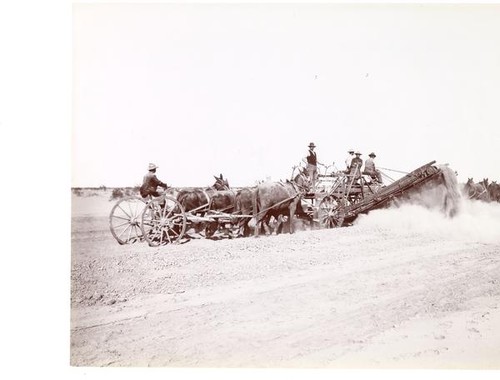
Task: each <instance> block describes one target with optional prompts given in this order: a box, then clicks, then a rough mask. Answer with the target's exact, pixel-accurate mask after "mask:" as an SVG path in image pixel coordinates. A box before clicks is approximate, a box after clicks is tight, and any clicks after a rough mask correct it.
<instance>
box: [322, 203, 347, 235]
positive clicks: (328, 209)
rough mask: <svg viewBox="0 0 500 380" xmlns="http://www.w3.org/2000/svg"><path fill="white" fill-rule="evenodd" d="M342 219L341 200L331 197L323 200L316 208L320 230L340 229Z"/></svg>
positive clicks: (343, 215)
mask: <svg viewBox="0 0 500 380" xmlns="http://www.w3.org/2000/svg"><path fill="white" fill-rule="evenodd" d="M344 217H345V214H344V206H343V204H342V201H341V200H339V199H337V198H335V197H332V196H327V197H325V198H323V200H322V201H321V202H320V204H319V207H318V219H319V224H320V226H321V227H322V228H334V227H341V226H342V224H343V223H344Z"/></svg>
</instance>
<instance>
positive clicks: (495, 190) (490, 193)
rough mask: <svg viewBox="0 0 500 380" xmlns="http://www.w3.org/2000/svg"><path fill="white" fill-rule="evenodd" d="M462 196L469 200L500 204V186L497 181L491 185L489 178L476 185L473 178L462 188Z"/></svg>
mask: <svg viewBox="0 0 500 380" xmlns="http://www.w3.org/2000/svg"><path fill="white" fill-rule="evenodd" d="M462 194H463V195H464V196H465V197H466V198H468V199H473V200H479V201H483V202H500V184H498V183H497V182H496V181H492V182H491V183H490V182H489V179H488V178H483V180H482V181H480V182H477V183H475V182H474V179H473V178H469V179H468V180H467V182H466V183H465V185H464V186H463V188H462Z"/></svg>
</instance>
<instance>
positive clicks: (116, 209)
mask: <svg viewBox="0 0 500 380" xmlns="http://www.w3.org/2000/svg"><path fill="white" fill-rule="evenodd" d="M145 206H146V202H145V201H144V200H143V199H141V198H139V197H127V198H124V199H122V200H120V201H118V202H117V203H116V204H115V205H114V206H113V208H112V209H111V213H110V215H109V228H110V230H111V234H112V235H113V237H114V238H115V239H116V241H117V242H118V243H120V244H132V243H135V242H137V241H141V240H142V239H143V233H142V229H141V218H142V213H143V211H144V207H145Z"/></svg>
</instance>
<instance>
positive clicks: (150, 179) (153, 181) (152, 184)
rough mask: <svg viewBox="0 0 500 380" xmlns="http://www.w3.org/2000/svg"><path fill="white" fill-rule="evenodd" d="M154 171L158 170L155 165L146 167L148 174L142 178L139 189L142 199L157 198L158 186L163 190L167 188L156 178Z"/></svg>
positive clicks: (158, 194)
mask: <svg viewBox="0 0 500 380" xmlns="http://www.w3.org/2000/svg"><path fill="white" fill-rule="evenodd" d="M156 169H158V166H156V165H155V164H153V163H150V164H149V165H148V172H147V173H146V175H145V176H144V178H143V180H142V185H141V188H140V189H139V192H140V193H141V197H143V198H147V197H148V196H153V197H159V196H160V193H159V192H158V186H160V187H163V188H164V189H166V188H168V186H167V184H166V183H163V182H162V181H160V180H159V179H158V178H157V177H156Z"/></svg>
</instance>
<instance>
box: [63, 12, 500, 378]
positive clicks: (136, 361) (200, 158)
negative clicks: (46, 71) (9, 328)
mask: <svg viewBox="0 0 500 380" xmlns="http://www.w3.org/2000/svg"><path fill="white" fill-rule="evenodd" d="M71 42H72V50H71V58H72V94H71V95H72V99H71V102H72V120H71V122H72V125H71V142H70V147H71V189H67V192H69V191H70V190H71V210H70V214H71V215H70V219H71V220H70V225H71V227H70V234H71V241H70V246H71V262H70V268H68V269H70V273H68V278H69V283H70V285H69V288H70V289H69V291H68V295H69V298H70V299H69V300H68V303H69V305H70V306H69V307H70V316H69V318H70V321H69V329H70V331H69V346H70V347H69V365H70V366H71V367H75V368H102V367H126V368H131V367H141V368H144V367H157V368H158V367H159V368H170V369H179V368H190V369H202V368H204V369H206V368H212V369H217V368H218V369H224V368H225V369H245V368H246V369H328V370H332V369H335V370H415V369H417V370H459V371H463V370H498V369H500V169H499V167H500V158H499V155H498V147H499V146H500V128H499V126H500V113H499V104H498V100H499V99H500V4H481V5H473V4H453V3H449V4H435V3H414V4H405V3H363V4H355V3H353V4H350V3H335V2H323V3H300V2H299V3H291V2H290V3H284V2H283V3H280V2H278V3H263V2H261V3H211V2H204V3H171V2H170V3H168V2H152V3H140V2H127V3H119V2H111V3H100V2H80V3H73V5H72V36H71ZM67 222H68V223H69V220H68V221H67Z"/></svg>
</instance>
